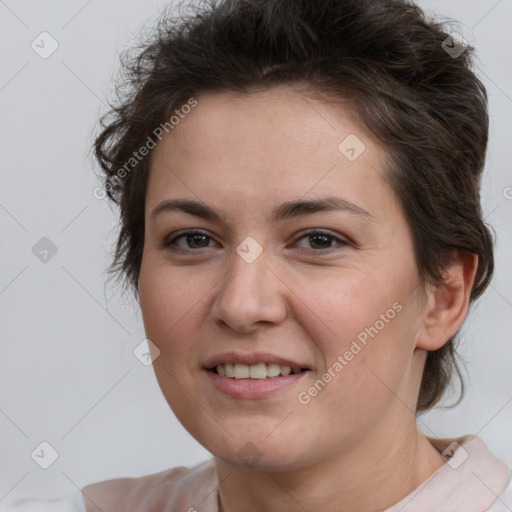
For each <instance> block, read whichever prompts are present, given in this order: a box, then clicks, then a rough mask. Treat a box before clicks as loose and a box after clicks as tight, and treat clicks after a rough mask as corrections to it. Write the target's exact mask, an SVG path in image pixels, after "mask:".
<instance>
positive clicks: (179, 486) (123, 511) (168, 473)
mask: <svg viewBox="0 0 512 512" xmlns="http://www.w3.org/2000/svg"><path fill="white" fill-rule="evenodd" d="M217 485H218V481H217V476H216V471H215V463H214V459H209V460H207V461H204V462H202V463H200V464H197V465H196V466H193V467H185V466H179V467H175V468H171V469H167V470H165V471H161V472H159V473H153V474H150V475H145V476H142V477H138V478H116V479H112V480H105V481H102V482H96V483H93V484H90V485H87V486H86V487H84V488H83V489H82V495H83V501H84V503H85V507H86V512H131V511H134V512H135V511H138V510H144V511H148V512H149V511H152V510H155V511H157V510H164V509H169V510H172V508H171V507H176V509H178V507H180V509H182V510H184V511H187V510H189V509H193V508H194V507H195V508H198V507H199V504H200V503H201V504H202V506H203V508H204V505H205V501H208V502H210V503H211V504H213V503H216V501H213V499H214V498H215V500H216V493H214V492H212V490H216V488H217ZM210 508H211V507H210ZM201 510H202V509H201ZM205 510H207V509H206V508H205ZM211 510H212V512H213V511H215V509H211Z"/></svg>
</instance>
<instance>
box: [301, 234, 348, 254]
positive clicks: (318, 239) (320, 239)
mask: <svg viewBox="0 0 512 512" xmlns="http://www.w3.org/2000/svg"><path fill="white" fill-rule="evenodd" d="M303 238H306V239H307V241H308V244H310V248H311V250H314V251H316V252H318V250H322V249H324V250H328V249H332V247H333V246H332V245H331V244H332V242H334V241H337V242H339V245H342V246H345V245H349V244H348V242H346V241H345V240H343V239H341V238H339V237H337V236H335V235H333V234H330V233H326V232H324V231H318V230H311V231H308V232H306V233H304V234H303V235H302V236H301V237H300V238H299V240H302V239H303Z"/></svg>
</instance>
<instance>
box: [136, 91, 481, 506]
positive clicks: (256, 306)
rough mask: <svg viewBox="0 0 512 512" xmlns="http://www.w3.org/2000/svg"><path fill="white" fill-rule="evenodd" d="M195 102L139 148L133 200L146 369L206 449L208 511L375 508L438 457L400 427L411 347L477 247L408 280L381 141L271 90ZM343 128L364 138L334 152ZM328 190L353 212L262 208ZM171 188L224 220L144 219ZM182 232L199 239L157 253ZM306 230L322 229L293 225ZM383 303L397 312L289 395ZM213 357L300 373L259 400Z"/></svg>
mask: <svg viewBox="0 0 512 512" xmlns="http://www.w3.org/2000/svg"><path fill="white" fill-rule="evenodd" d="M197 100H198V104H197V106H196V107H195V108H194V109H193V110H192V112H191V113H190V114H188V115H187V116H186V117H185V118H184V119H182V120H181V121H180V123H179V125H177V126H176V127H175V128H174V129H173V131H171V132H170V133H169V134H167V135H165V136H164V138H163V139H162V141H161V142H160V143H159V144H158V145H157V147H156V148H155V149H154V150H153V153H152V167H151V175H150V179H149V183H148V189H147V196H146V220H145V222H146V230H145V240H144V253H143V259H142V266H141V273H140V280H139V292H140V305H141V309H142V315H143V320H144V326H145V330H146V335H147V337H148V338H149V339H150V340H151V341H152V342H153V343H154V344H155V345H156V346H157V347H158V349H159V350H160V355H159V356H158V357H157V358H156V359H155V361H154V363H153V366H154V369H155V373H156V376H157V379H158V382H159V385H160V387H161V389H162V392H163V394H164V396H165V398H166V400H167V402H168V403H169V405H170V407H171V408H172V410H173V412H174V413H175V414H176V416H177V418H178V419H179V421H180V422H181V423H182V424H183V425H184V427H185V428H186V429H187V430H188V431H189V432H190V434H191V435H192V436H193V437H194V438H195V439H196V440H197V441H198V442H199V443H201V444H202V445H203V446H204V447H205V448H206V449H207V450H209V451H210V452H211V453H212V454H213V455H214V457H215V463H216V468H217V472H218V475H219V481H220V482H221V485H220V498H221V501H222V505H223V508H224V510H225V511H226V512H234V511H237V512H240V511H242V512H253V511H254V512H255V511H261V510H266V511H269V512H274V511H275V512H277V511H279V512H292V511H293V512H295V511H296V510H309V511H312V510H323V511H326V512H331V511H332V512H334V511H336V512H340V511H343V512H348V511H350V512H355V511H365V512H377V511H382V510H384V509H385V508H388V507H390V506H392V505H393V504H395V503H397V502H398V501H399V500H400V499H402V498H403V497H405V496H407V495H408V494H409V493H410V492H411V491H412V490H414V489H415V488H416V487H417V486H418V485H420V483H421V482H423V481H424V480H425V479H427V478H428V477H429V476H431V475H432V474H433V473H434V472H435V471H437V470H438V469H440V468H441V467H442V466H443V464H444V461H443V459H442V457H441V455H440V454H439V453H438V452H437V451H436V450H435V448H434V447H433V446H432V445H431V444H430V443H429V442H428V440H427V439H426V437H425V436H424V435H423V434H422V433H421V432H419V431H418V429H417V425H416V416H415V407H416V401H417V397H418V393H419V387H420V380H421V375H422V371H423V366H424V364H425V359H426V355H427V351H428V350H435V349H437V348H439V347H441V346H442V345H443V344H444V343H445V342H446V341H447V340H448V338H449V337H450V336H452V335H453V334H454V333H455V332H456V331H457V330H458V329H459V327H460V326H461V325H462V322H463V321H464V318H465V316H466V314H467V311H468V303H469V292H470V290H471V286H472V284H473V280H474V275H475V271H476V264H477V257H476V256H457V257H456V258H455V261H454V264H453V266H452V267H450V268H449V269H448V270H447V273H446V285H445V286H442V287H438V288H434V287H431V286H428V287H426V288H425V289H424V288H423V287H422V284H421V282H420V280H419V277H418V272H417V268H416V265H415V261H414V256H413V246H412V238H411V232H410V228H409V226H408V225H407V223H406V221H405V218H404V216H403V214H402V212H401V210H400V206H399V203H398V200H397V198H396V196H395V194H394V192H393V190H392V189H391V188H390V187H389V186H388V184H387V182H386V180H385V179H384V177H383V176H384V171H383V165H384V162H385V160H386V152H385V149H384V148H382V147H381V146H380V145H379V144H378V143H377V142H376V141H375V140H374V139H373V138H372V136H371V135H370V134H369V132H368V131H366V130H365V129H364V127H363V126H361V125H360V124H358V123H357V122H356V120H355V119H354V117H353V116H352V115H351V114H350V111H349V109H348V108H346V107H345V106H343V105H341V104H339V105H333V104H332V103H328V102H327V101H322V100H321V99H320V98H319V97H313V96H311V95H306V94H297V93H296V92H295V91H294V90H293V89H292V88H291V87H286V86H280V87H275V88H272V89H269V90H267V91H264V92H257V93H252V94H250V95H244V96H241V95H240V96H238V95H233V94H226V93H222V94H220V93H216V94H209V95H202V96H199V97H197ZM349 134H355V135H356V136H357V137H358V138H359V139H360V140H361V141H363V142H364V144H365V146H366V149H365V151H364V152H363V153H362V154H361V155H360V156H359V157H358V158H357V159H356V160H355V161H352V162H351V161H349V160H348V159H347V158H346V157H345V156H344V155H343V154H341V152H340V151H339V150H338V145H339V144H340V142H341V141H343V140H344V139H345V137H347V136H348V135H349ZM332 195H335V196H337V197H343V198H344V199H347V200H349V201H351V202H353V203H355V204H356V205H358V206H359V207H361V208H364V209H365V210H366V211H367V212H368V213H369V214H370V215H371V218H367V217H365V216H362V215H356V214H354V213H349V212H346V211H324V212H316V213H313V214H308V215H303V216H301V217H297V218H291V219H288V220H284V221H281V222H278V223H275V222H273V221H272V220H271V219H270V213H271V211H272V209H273V208H274V207H276V206H278V205H280V204H282V203H283V202H285V201H292V200H299V199H314V198H320V197H324V196H332ZM171 198H183V199H192V200H197V201H202V202H204V203H207V204H208V205H209V206H211V207H212V208H214V209H216V210H217V211H219V212H220V213H221V215H223V216H224V217H225V219H226V224H221V223H217V222H215V221H210V220H206V219H203V218H200V217H196V216H193V215H189V214H187V213H184V212H182V211H177V210H176V211H170V212H165V213H162V214H160V215H158V216H156V217H155V218H154V219H152V218H150V214H151V212H152V211H153V209H154V208H155V207H156V206H157V205H158V204H159V203H160V202H161V201H164V200H167V199H171ZM187 229H199V230H201V231H202V232H203V234H205V235H206V238H202V237H199V238H194V237H189V238H188V243H187V237H182V238H181V239H180V240H178V241H177V242H176V243H175V244H174V246H170V247H167V248H164V247H163V243H164V241H165V240H171V239H172V238H173V237H174V236H176V235H175V234H176V233H177V232H178V231H182V230H187ZM308 229H320V230H322V231H324V232H326V233H327V234H331V235H333V236H334V237H335V238H333V239H327V240H324V239H322V238H320V239H319V238H318V237H317V238H315V237H313V238H312V237H311V236H310V237H308V236H303V232H305V231H306V230H308ZM171 235H172V236H171ZM247 236H251V237H253V238H254V239H255V240H256V241H257V242H258V243H259V244H260V246H261V247H262V249H263V252H262V254H261V255H260V256H259V257H258V258H257V259H256V260H255V261H253V262H252V263H247V262H246V261H244V259H242V258H241V257H240V256H239V255H238V253H237V252H236V248H237V247H238V246H239V244H241V242H242V241H243V240H244V239H245V238H246V237H247ZM208 237H209V238H208ZM336 237H337V238H336ZM338 239H341V240H345V241H346V242H347V243H346V244H341V243H340V242H339V240H338ZM172 247H174V248H176V247H181V248H182V251H181V252H179V251H177V250H176V249H174V250H173V249H172ZM301 251H303V252H301ZM397 302H398V303H399V304H400V305H401V306H402V309H401V311H400V312H398V313H396V315H395V316H394V318H393V319H392V320H390V321H389V322H387V323H386V324H385V327H384V328H382V329H381V330H380V331H379V332H378V334H377V335H376V336H375V337H374V338H373V339H369V341H368V344H367V345H366V346H363V348H362V349H361V351H360V352H359V353H357V355H354V357H353V359H352V360H351V361H349V362H348V364H347V365H346V366H344V367H343V369H342V371H340V372H338V373H336V376H335V377H334V378H332V380H331V381H330V382H329V383H328V384H327V385H326V386H325V388H324V389H322V390H321V392H319V393H318V394H317V395H316V396H314V397H312V398H311V400H310V401H309V403H307V404H303V403H300V401H299V400H298V399H297V396H298V394H299V393H300V392H303V391H307V390H308V388H309V387H310V386H311V385H312V384H313V383H314V382H315V381H316V380H317V379H318V378H320V377H321V376H322V375H323V374H324V373H325V372H326V371H327V370H328V368H329V367H332V366H333V364H334V362H335V361H336V360H337V358H338V356H339V355H343V354H345V352H346V351H347V350H349V348H350V345H351V343H352V341H353V340H354V339H356V337H357V335H358V334H359V333H361V332H362V331H364V329H365V328H366V327H369V326H372V325H374V324H375V322H376V320H378V319H379V318H380V315H381V314H385V313H386V311H387V310H389V309H390V308H391V307H392V305H393V304H394V303H397ZM230 350H239V351H242V352H248V351H262V352H270V353H273V354H278V355H281V356H284V357H288V358H290V359H293V360H296V361H300V362H306V363H307V364H308V366H309V367H310V368H312V369H313V371H311V372H310V373H309V374H308V375H307V377H306V378H305V379H302V381H301V383H300V385H297V386H293V387H291V388H288V389H286V390H284V391H280V392H279V393H278V394H276V395H275V396H272V397H269V398H264V399H258V400H248V399H236V398H232V397H228V396H225V395H222V394H221V393H220V392H219V391H217V390H216V389H215V388H214V387H213V386H212V384H211V383H210V380H209V378H208V377H207V375H206V374H205V372H204V370H203V365H204V363H205V361H206V359H207V358H209V357H211V356H213V355H215V354H218V353H220V352H225V351H230ZM249 442H250V443H252V444H253V445H254V446H255V447H256V448H257V450H258V454H259V459H258V460H257V462H256V464H255V465H254V466H252V467H247V466H246V465H245V464H244V463H243V462H242V461H241V460H240V458H239V457H238V452H239V451H240V449H241V448H242V447H244V445H246V443H249ZM191 506H192V504H191ZM301 507H303V508H301Z"/></svg>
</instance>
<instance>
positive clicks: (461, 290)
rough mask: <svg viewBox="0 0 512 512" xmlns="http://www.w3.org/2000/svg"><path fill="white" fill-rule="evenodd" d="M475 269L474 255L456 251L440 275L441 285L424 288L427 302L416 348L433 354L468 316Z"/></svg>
mask: <svg viewBox="0 0 512 512" xmlns="http://www.w3.org/2000/svg"><path fill="white" fill-rule="evenodd" d="M477 268H478V255H477V254H472V253H459V252H458V251H457V252H455V253H454V254H453V260H452V264H451V265H450V267H449V268H448V269H446V271H445V273H444V284H443V285H440V286H437V287H434V286H432V285H430V286H428V288H427V296H428V300H427V301H426V304H427V305H426V306H425V309H424V317H423V321H422V325H421V328H420V331H419V332H418V336H417V343H416V347H417V348H422V349H424V350H437V349H438V348H441V347H442V346H443V345H444V344H445V343H446V342H447V341H448V340H449V339H450V338H451V337H452V336H453V335H454V334H455V333H456V332H457V331H458V330H459V329H460V327H461V325H462V323H463V322H464V319H465V318H466V315H467V313H468V309H469V296H470V293H471V289H472V288H473V283H474V281H475V275H476V271H477Z"/></svg>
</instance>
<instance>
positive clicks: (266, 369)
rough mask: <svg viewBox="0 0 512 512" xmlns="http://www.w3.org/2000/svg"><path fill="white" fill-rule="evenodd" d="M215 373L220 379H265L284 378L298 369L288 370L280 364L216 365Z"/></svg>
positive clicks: (297, 371)
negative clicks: (281, 376)
mask: <svg viewBox="0 0 512 512" xmlns="http://www.w3.org/2000/svg"><path fill="white" fill-rule="evenodd" d="M216 370H217V373H218V374H219V375H221V376H222V377H230V378H234V379H266V378H268V377H278V376H280V375H283V376H286V375H290V373H300V371H301V370H300V368H293V369H292V368H290V367H289V366H285V365H282V364H281V365H280V364H264V363H260V364H253V365H251V366H249V365H246V364H239V363H235V364H233V363H226V364H218V365H217V366H216Z"/></svg>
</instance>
